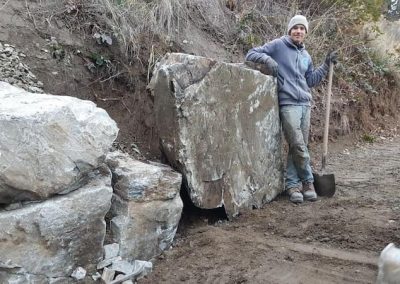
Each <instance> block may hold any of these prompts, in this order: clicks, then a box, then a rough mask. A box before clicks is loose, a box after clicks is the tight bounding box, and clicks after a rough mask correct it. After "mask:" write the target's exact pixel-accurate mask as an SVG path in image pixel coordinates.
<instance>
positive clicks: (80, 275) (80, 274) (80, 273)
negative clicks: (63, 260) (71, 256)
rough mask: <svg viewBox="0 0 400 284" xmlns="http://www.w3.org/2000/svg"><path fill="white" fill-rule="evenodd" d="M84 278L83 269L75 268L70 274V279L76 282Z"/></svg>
mask: <svg viewBox="0 0 400 284" xmlns="http://www.w3.org/2000/svg"><path fill="white" fill-rule="evenodd" d="M85 276H86V270H85V269H84V268H83V267H80V266H79V267H77V268H76V269H75V270H74V271H73V272H72V274H71V277H72V278H74V279H76V280H82V279H84V278H85Z"/></svg>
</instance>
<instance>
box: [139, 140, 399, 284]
mask: <svg viewBox="0 0 400 284" xmlns="http://www.w3.org/2000/svg"><path fill="white" fill-rule="evenodd" d="M398 145H400V137H399V136H397V137H392V138H387V139H385V138H382V139H380V141H377V142H375V143H373V144H361V145H358V146H352V145H349V142H348V140H344V141H338V142H337V143H336V144H335V145H333V146H332V149H331V150H332V152H333V153H332V154H331V155H330V160H329V163H328V172H332V173H334V174H335V178H336V186H337V193H336V195H335V196H334V197H333V198H320V199H319V200H318V201H316V202H305V203H303V204H300V205H295V204H292V203H290V202H289V201H288V197H287V196H284V195H282V196H279V197H278V198H277V199H276V200H275V201H273V202H271V203H270V204H267V205H265V206H264V208H263V209H257V210H252V211H251V212H246V213H243V214H242V215H240V216H239V217H238V218H236V219H235V220H233V221H226V220H217V221H216V219H215V218H217V217H216V216H215V215H212V214H207V213H206V212H203V213H202V212H200V211H197V214H193V215H191V216H185V218H184V219H183V220H184V221H183V223H181V225H180V226H181V227H180V228H179V229H178V234H177V237H176V240H175V243H174V246H173V247H172V248H171V249H170V250H168V251H166V252H165V253H164V254H163V255H161V256H160V257H159V258H158V259H157V260H156V262H155V267H154V271H153V273H152V274H151V275H149V276H147V277H146V278H144V279H142V280H140V281H139V283H141V284H143V283H179V282H184V283H375V280H376V275H377V271H378V268H377V259H378V256H379V253H380V251H381V250H382V249H383V248H384V247H385V246H386V245H387V244H388V243H391V242H394V243H395V244H397V245H400V194H399V189H400V158H399V157H400V147H399V146H398ZM315 151H316V152H317V151H318V149H315ZM192 213H193V212H192ZM185 214H188V213H187V212H186V213H185Z"/></svg>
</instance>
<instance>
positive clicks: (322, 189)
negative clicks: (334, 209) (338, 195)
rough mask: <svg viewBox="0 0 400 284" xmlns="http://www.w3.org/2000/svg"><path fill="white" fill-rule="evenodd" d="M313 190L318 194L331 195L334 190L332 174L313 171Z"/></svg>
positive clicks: (333, 176)
mask: <svg viewBox="0 0 400 284" xmlns="http://www.w3.org/2000/svg"><path fill="white" fill-rule="evenodd" d="M313 176H314V187H315V191H316V192H317V194H318V195H319V196H326V197H332V196H333V195H334V194H335V191H336V185H335V175H334V174H318V173H313Z"/></svg>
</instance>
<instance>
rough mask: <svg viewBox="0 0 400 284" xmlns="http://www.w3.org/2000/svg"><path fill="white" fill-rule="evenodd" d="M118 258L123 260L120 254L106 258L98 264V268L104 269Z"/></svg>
mask: <svg viewBox="0 0 400 284" xmlns="http://www.w3.org/2000/svg"><path fill="white" fill-rule="evenodd" d="M117 260H122V258H121V257H120V256H117V257H112V258H107V259H104V260H102V261H100V262H99V263H98V264H97V270H100V269H103V268H104V267H107V266H110V265H111V264H112V263H113V262H114V261H117Z"/></svg>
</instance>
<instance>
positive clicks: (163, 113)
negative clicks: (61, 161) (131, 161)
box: [149, 54, 283, 217]
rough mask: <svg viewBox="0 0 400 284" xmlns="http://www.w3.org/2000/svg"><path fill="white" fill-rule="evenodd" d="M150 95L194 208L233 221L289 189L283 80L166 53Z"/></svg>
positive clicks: (168, 154) (171, 160) (167, 154)
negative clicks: (285, 165)
mask: <svg viewBox="0 0 400 284" xmlns="http://www.w3.org/2000/svg"><path fill="white" fill-rule="evenodd" d="M149 88H150V89H151V90H152V93H153V95H154V104H155V113H156V123H157V128H158V131H159V135H160V140H161V143H160V144H161V147H162V151H163V154H164V155H165V157H166V159H167V160H168V163H169V164H171V165H172V166H173V167H174V168H176V169H178V170H179V171H180V172H181V173H182V174H183V176H184V179H185V184H186V187H187V190H188V192H189V195H190V197H191V199H192V201H193V203H194V204H195V205H196V206H198V207H200V208H206V209H210V208H217V207H221V206H224V208H225V211H226V212H227V215H228V216H229V217H231V216H235V215H237V214H238V213H239V212H240V210H245V209H250V208H254V207H256V208H258V207H261V206H262V205H263V204H265V203H266V202H268V201H271V200H272V199H273V198H275V197H276V196H277V195H278V194H279V193H280V192H281V191H282V190H283V163H282V157H281V134H280V123H279V108H278V98H277V89H276V88H277V87H276V79H275V78H273V77H271V76H266V75H264V74H262V73H260V72H259V71H256V70H252V69H250V68H244V67H243V65H240V64H227V63H223V62H217V61H215V60H211V59H208V58H204V57H198V56H193V55H187V54H167V55H166V56H165V57H164V58H163V59H162V60H161V61H160V63H159V64H158V65H157V67H156V68H155V71H154V75H153V78H152V81H151V82H150V84H149Z"/></svg>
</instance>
